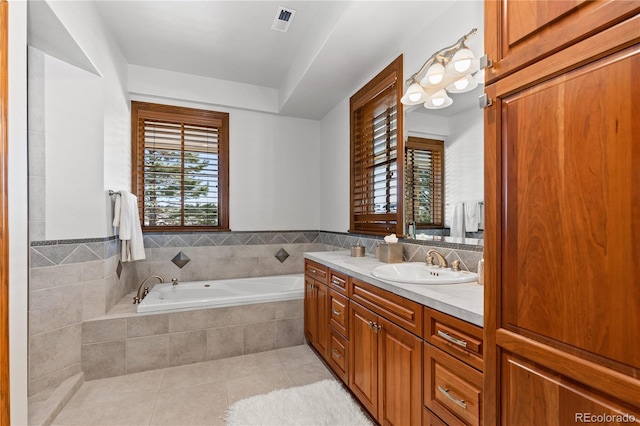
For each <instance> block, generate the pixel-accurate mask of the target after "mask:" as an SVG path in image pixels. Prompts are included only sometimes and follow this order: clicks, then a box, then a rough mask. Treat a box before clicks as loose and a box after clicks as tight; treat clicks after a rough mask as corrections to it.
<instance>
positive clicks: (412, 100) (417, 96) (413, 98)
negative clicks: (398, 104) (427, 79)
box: [409, 92, 422, 102]
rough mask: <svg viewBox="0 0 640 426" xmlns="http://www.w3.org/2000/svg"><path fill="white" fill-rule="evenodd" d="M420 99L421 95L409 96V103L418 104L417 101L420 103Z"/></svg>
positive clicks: (412, 94) (415, 93)
mask: <svg viewBox="0 0 640 426" xmlns="http://www.w3.org/2000/svg"><path fill="white" fill-rule="evenodd" d="M421 97H422V95H421V94H420V93H417V92H414V93H411V94H409V100H410V101H411V102H418V101H420V98H421Z"/></svg>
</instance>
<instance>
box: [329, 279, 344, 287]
mask: <svg viewBox="0 0 640 426" xmlns="http://www.w3.org/2000/svg"><path fill="white" fill-rule="evenodd" d="M331 284H334V285H337V286H340V287H342V283H341V282H340V281H338V280H331Z"/></svg>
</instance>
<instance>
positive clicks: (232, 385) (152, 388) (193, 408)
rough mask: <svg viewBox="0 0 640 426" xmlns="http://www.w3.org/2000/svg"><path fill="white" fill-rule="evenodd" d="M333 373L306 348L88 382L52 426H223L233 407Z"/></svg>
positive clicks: (303, 346)
mask: <svg viewBox="0 0 640 426" xmlns="http://www.w3.org/2000/svg"><path fill="white" fill-rule="evenodd" d="M332 377H333V376H332V374H331V373H330V372H329V370H328V369H327V368H326V367H325V365H324V364H323V363H322V361H320V359H319V358H318V357H317V356H316V354H315V353H314V352H313V351H312V350H311V349H310V348H309V347H308V346H306V345H301V346H294V347H291V348H284V349H277V350H274V351H268V352H260V353H256V354H251V355H243V356H239V357H234V358H227V359H221V360H216V361H209V362H201V363H197V364H189V365H181V366H178V367H170V368H165V369H161V370H152V371H146V372H142V373H136V374H129V375H126V376H119V377H111V378H107V379H99V380H92V381H88V382H85V383H84V384H83V385H82V387H81V388H80V389H79V390H78V392H77V393H76V394H75V395H74V396H73V398H72V399H71V400H70V401H69V403H68V404H67V406H66V407H65V408H64V409H63V410H62V411H61V412H60V414H59V415H58V416H57V417H56V419H55V420H54V422H53V424H54V425H83V426H88V425H102V426H120V425H172V426H177V425H180V426H187V425H224V416H225V414H226V409H227V407H228V406H229V405H230V404H233V403H234V402H236V401H238V400H240V399H243V398H247V397H249V396H253V395H258V394H261V393H267V392H270V391H272V390H275V389H281V388H288V387H293V386H300V385H304V384H309V383H314V382H317V381H320V380H324V379H327V378H332Z"/></svg>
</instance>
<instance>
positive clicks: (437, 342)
mask: <svg viewBox="0 0 640 426" xmlns="http://www.w3.org/2000/svg"><path fill="white" fill-rule="evenodd" d="M424 339H425V340H426V341H428V342H429V343H431V344H432V345H434V346H436V347H438V348H440V349H442V350H443V351H445V352H447V353H449V354H451V355H453V356H455V357H456V358H458V359H460V360H461V361H464V362H466V363H467V364H469V365H471V366H472V367H474V368H477V369H478V370H480V371H483V366H482V364H483V363H482V352H483V344H482V328H480V327H478V326H477V325H474V324H470V323H468V322H465V321H462V320H460V319H458V318H454V317H452V316H450V315H447V314H444V313H442V312H438V311H436V310H433V309H430V308H427V307H425V308H424Z"/></svg>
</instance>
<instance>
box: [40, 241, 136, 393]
mask: <svg viewBox="0 0 640 426" xmlns="http://www.w3.org/2000/svg"><path fill="white" fill-rule="evenodd" d="M30 251H31V253H30V258H31V268H30V276H31V277H30V286H29V395H34V394H36V393H38V392H41V391H43V390H45V389H47V388H50V387H56V386H58V385H59V384H60V383H62V382H63V381H64V380H65V379H67V378H69V377H71V376H73V375H75V374H79V373H80V372H81V362H80V361H81V354H80V345H81V335H82V323H83V321H87V320H90V319H92V318H96V317H99V316H102V315H104V314H105V313H106V312H108V311H109V310H110V309H111V308H112V307H113V306H115V305H116V303H117V302H118V301H119V300H120V299H122V297H123V296H124V295H125V294H127V293H129V292H130V291H131V290H130V287H131V284H130V281H131V271H132V269H133V268H131V266H130V265H127V264H125V265H124V267H123V268H122V270H121V272H120V274H119V275H118V274H117V273H116V270H117V269H118V262H119V257H120V256H119V251H118V242H117V240H115V239H113V238H107V239H91V240H82V241H78V240H71V241H46V242H34V243H32V245H31V249H30ZM53 354H55V355H53Z"/></svg>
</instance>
